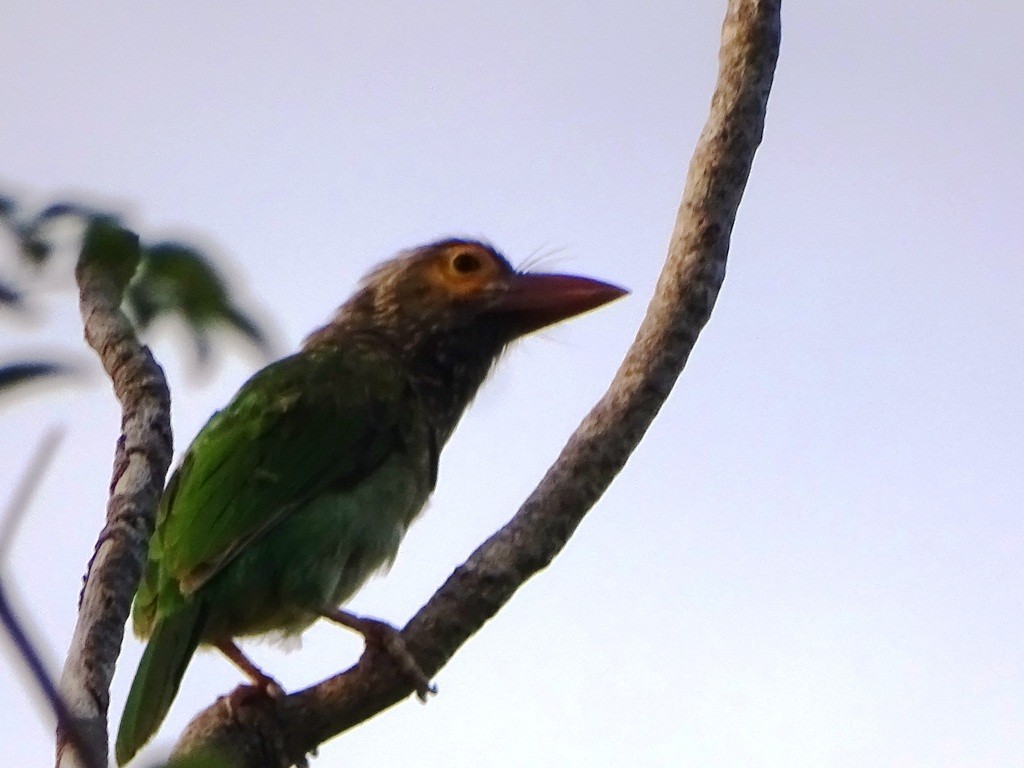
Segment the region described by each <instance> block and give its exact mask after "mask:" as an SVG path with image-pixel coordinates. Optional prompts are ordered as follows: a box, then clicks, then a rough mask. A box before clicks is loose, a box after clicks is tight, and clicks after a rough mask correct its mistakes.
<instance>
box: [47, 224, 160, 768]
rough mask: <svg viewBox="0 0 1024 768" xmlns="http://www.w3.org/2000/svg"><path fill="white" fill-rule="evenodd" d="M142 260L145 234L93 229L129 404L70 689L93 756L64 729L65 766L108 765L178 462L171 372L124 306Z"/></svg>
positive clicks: (105, 342)
mask: <svg viewBox="0 0 1024 768" xmlns="http://www.w3.org/2000/svg"><path fill="white" fill-rule="evenodd" d="M138 259H139V243H138V238H137V237H136V236H135V235H134V234H132V233H131V232H128V231H127V230H124V229H122V228H120V227H119V226H117V225H116V224H114V223H113V222H109V221H102V220H98V221H94V222H93V224H92V225H91V226H90V228H89V231H88V232H87V233H86V237H85V241H84V243H83V246H82V255H81V257H80V258H79V262H78V266H77V269H76V271H75V276H76V278H77V281H78V287H79V304H80V307H81V312H82V319H83V322H84V327H85V339H86V341H87V342H88V343H89V345H90V346H91V347H92V348H93V349H94V350H96V353H97V354H98V355H99V357H100V360H101V361H102V363H103V367H104V370H106V372H107V375H108V376H109V377H110V380H111V382H112V383H113V386H114V393H115V395H116V396H117V399H118V401H119V402H120V403H121V414H122V416H121V432H122V434H121V437H120V439H119V440H118V442H117V448H116V450H115V452H114V470H113V478H112V479H111V482H110V499H109V501H108V503H107V518H106V524H105V526H104V528H103V530H102V531H101V532H100V535H99V539H98V541H97V542H96V548H95V551H94V552H93V555H92V558H91V559H90V561H89V565H88V569H87V572H86V575H85V585H84V587H83V589H82V593H81V597H80V601H79V607H78V623H77V624H76V626H75V632H74V635H73V636H72V639H71V647H70V648H69V649H68V656H67V660H66V661H65V663H64V670H63V673H62V675H61V680H60V692H61V696H62V697H63V699H64V701H65V702H66V703H67V706H68V709H69V710H70V713H71V715H72V718H73V722H74V723H75V724H76V726H77V728H78V729H79V731H80V732H81V733H82V734H83V736H84V738H85V741H86V748H87V749H88V750H89V753H90V755H92V756H93V757H92V758H89V759H83V757H82V756H81V755H80V754H79V753H78V751H77V750H76V749H68V746H69V741H68V739H67V736H66V734H65V733H64V731H63V730H61V729H58V732H57V760H56V762H57V765H58V766H61V767H62V768H67V767H69V766H80V765H91V764H96V763H95V762H94V759H95V760H99V761H100V762H99V764H106V756H107V708H108V705H109V701H110V680H111V678H112V677H113V674H114V665H115V663H116V661H117V656H118V654H119V653H120V650H121V641H122V639H123V637H124V626H125V622H126V621H127V619H128V612H129V608H130V606H131V601H132V596H133V595H134V594H135V589H136V587H137V586H138V583H139V579H140V578H141V575H142V568H143V565H144V563H145V557H146V545H147V543H148V541H149V537H150V535H151V534H152V531H153V524H154V518H155V514H156V505H157V501H158V499H159V498H160V494H161V492H162V491H163V485H164V477H165V476H166V474H167V468H168V466H169V465H170V462H171V453H172V448H171V425H170V393H169V392H168V389H167V383H166V381H165V380H164V375H163V371H162V370H161V369H160V366H159V365H157V363H156V361H155V360H154V359H153V356H152V355H151V354H150V352H149V349H148V348H146V347H145V346H142V345H141V344H140V343H139V341H138V339H137V338H136V336H135V332H134V330H133V329H132V326H131V323H130V322H129V321H128V318H126V317H125V316H124V314H123V313H122V312H121V310H120V305H121V298H122V295H123V293H124V289H125V285H126V284H127V282H128V280H129V279H131V276H132V274H133V273H134V271H135V267H136V265H137V263H138Z"/></svg>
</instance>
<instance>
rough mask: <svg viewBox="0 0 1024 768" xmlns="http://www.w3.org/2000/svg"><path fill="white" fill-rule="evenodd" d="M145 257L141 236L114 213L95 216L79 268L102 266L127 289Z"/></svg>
mask: <svg viewBox="0 0 1024 768" xmlns="http://www.w3.org/2000/svg"><path fill="white" fill-rule="evenodd" d="M140 258H141V248H140V246H139V236H138V235H137V234H135V233H134V232H132V231H131V230H129V229H125V228H124V227H122V226H121V225H120V224H119V223H118V222H117V220H116V219H115V218H113V217H110V216H94V217H93V218H92V220H91V221H90V222H89V227H88V228H87V229H86V230H85V236H84V237H83V239H82V251H81V255H80V256H79V257H78V269H79V270H86V269H99V270H101V271H103V272H105V273H106V274H107V276H108V277H109V278H110V280H111V281H112V282H113V283H114V286H115V287H116V289H117V290H119V291H123V290H124V288H125V286H126V285H128V282H129V281H130V280H131V279H132V275H134V274H135V270H136V269H137V268H138V265H139V260H140Z"/></svg>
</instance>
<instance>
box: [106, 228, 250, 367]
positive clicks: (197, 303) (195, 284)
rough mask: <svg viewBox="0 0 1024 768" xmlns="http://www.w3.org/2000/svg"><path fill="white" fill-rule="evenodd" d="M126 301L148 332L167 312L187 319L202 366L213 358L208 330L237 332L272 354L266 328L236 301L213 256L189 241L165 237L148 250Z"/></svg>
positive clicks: (130, 310)
mask: <svg viewBox="0 0 1024 768" xmlns="http://www.w3.org/2000/svg"><path fill="white" fill-rule="evenodd" d="M126 304H127V308H128V310H129V312H130V313H131V314H132V316H133V317H134V318H135V321H136V323H137V324H138V326H139V328H140V329H143V330H144V329H146V328H148V327H149V326H150V325H152V323H153V322H154V321H155V320H157V319H158V318H160V317H162V316H167V315H170V316H175V317H178V318H179V319H181V320H183V321H184V322H185V324H186V325H187V326H188V329H189V332H190V333H191V336H192V339H193V344H194V350H195V354H196V358H197V360H198V361H199V363H200V365H204V364H205V363H206V362H207V361H208V359H209V348H210V344H209V332H210V331H211V330H214V329H216V328H217V327H218V326H226V327H228V328H231V329H233V330H235V331H236V332H238V333H239V334H240V335H241V336H243V337H244V338H245V339H246V340H247V341H248V342H249V343H250V344H252V345H253V346H255V347H256V348H257V349H259V350H260V351H261V352H262V353H264V354H269V351H270V349H269V343H268V341H267V337H266V334H265V333H264V331H263V329H262V328H261V327H260V326H259V324H258V323H257V322H256V320H255V319H253V318H252V317H251V316H249V315H248V314H247V313H245V312H244V311H243V310H242V309H241V308H239V307H238V306H237V304H235V302H234V301H233V300H232V297H231V295H230V293H229V291H228V286H227V282H226V281H225V280H224V278H223V277H222V276H221V275H220V273H219V272H218V271H217V270H216V269H215V268H214V266H213V264H212V263H211V261H210V259H209V257H208V256H207V255H206V254H204V253H202V252H201V251H199V250H198V249H196V248H193V247H192V246H189V245H186V244H184V243H180V242H172V241H165V242H160V243H156V244H155V245H152V246H149V247H148V248H146V249H145V251H144V255H143V261H142V266H141V268H140V269H139V271H138V274H137V275H136V276H135V279H134V280H133V281H132V283H131V285H130V286H129V287H128V294H127V296H126Z"/></svg>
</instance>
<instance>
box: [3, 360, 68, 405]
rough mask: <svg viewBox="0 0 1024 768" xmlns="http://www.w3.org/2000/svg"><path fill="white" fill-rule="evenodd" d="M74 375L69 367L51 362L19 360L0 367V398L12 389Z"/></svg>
mask: <svg viewBox="0 0 1024 768" xmlns="http://www.w3.org/2000/svg"><path fill="white" fill-rule="evenodd" d="M73 373H75V369H74V368H72V367H71V366H70V365H65V364H64V363H58V362H54V361H51V360H19V361H17V362H14V363H8V364H6V365H0V397H2V396H3V395H4V394H5V393H6V392H7V391H8V390H9V389H11V388H12V387H17V386H19V385H22V384H27V383H30V382H38V381H42V380H44V379H50V378H53V377H54V376H67V375H70V374H73Z"/></svg>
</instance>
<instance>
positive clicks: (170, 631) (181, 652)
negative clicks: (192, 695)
mask: <svg viewBox="0 0 1024 768" xmlns="http://www.w3.org/2000/svg"><path fill="white" fill-rule="evenodd" d="M205 624H206V609H205V606H204V605H203V604H202V601H200V600H190V601H188V602H185V603H183V604H182V605H181V606H180V607H179V608H178V609H177V610H175V611H174V612H173V613H171V614H170V615H167V616H162V617H161V618H160V619H158V620H157V622H156V625H155V626H154V627H153V633H152V635H151V636H150V638H149V643H148V644H147V645H146V650H145V651H144V652H143V654H142V660H141V661H140V662H139V668H138V670H137V671H136V672H135V679H134V680H133V681H132V687H131V690H130V691H129V692H128V700H127V701H126V702H125V705H124V714H123V715H121V726H120V728H118V730H117V741H116V742H115V744H114V756H115V757H116V758H117V764H118V765H124V764H125V763H127V762H128V761H129V760H131V759H132V757H134V756H135V753H136V752H138V751H139V749H140V748H141V747H142V745H143V744H145V743H146V742H147V741H149V739H150V738H151V737H152V736H153V734H154V733H156V730H157V728H159V727H160V723H162V722H163V720H164V717H166V716H167V710H169V709H170V708H171V702H172V701H174V697H175V695H176V694H177V693H178V686H180V685H181V678H182V676H183V675H184V674H185V667H187V666H188V662H189V660H190V659H191V658H192V654H193V653H195V650H196V647H197V646H198V645H199V639H200V637H201V636H202V633H203V626H204V625H205Z"/></svg>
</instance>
